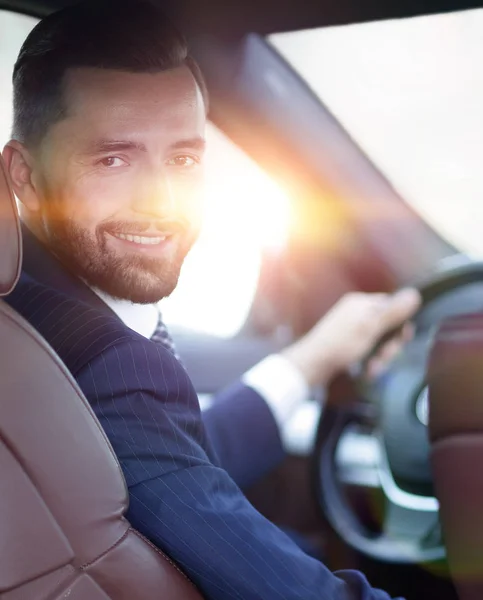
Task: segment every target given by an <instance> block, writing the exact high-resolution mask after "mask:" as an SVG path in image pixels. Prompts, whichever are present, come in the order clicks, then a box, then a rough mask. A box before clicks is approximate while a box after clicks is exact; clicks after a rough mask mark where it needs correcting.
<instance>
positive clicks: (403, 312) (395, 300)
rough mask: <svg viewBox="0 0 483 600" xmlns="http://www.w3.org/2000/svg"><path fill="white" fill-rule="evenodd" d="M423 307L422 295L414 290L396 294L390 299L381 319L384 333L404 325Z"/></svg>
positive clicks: (410, 289) (401, 291)
mask: <svg viewBox="0 0 483 600" xmlns="http://www.w3.org/2000/svg"><path fill="white" fill-rule="evenodd" d="M420 306H421V295H420V294H419V292H418V291H417V290H415V289H413V288H407V289H403V290H400V291H399V292H396V293H395V294H394V295H393V296H392V297H390V298H389V300H388V301H387V304H386V308H385V311H384V313H383V315H382V318H381V325H382V328H383V331H387V330H388V329H391V328H393V327H397V326H400V325H402V324H403V323H404V322H405V321H407V320H408V319H410V318H411V317H412V316H413V315H414V314H415V312H416V311H417V310H418V308H419V307H420Z"/></svg>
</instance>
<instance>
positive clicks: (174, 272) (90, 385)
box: [4, 0, 419, 600]
mask: <svg viewBox="0 0 483 600" xmlns="http://www.w3.org/2000/svg"><path fill="white" fill-rule="evenodd" d="M13 81H14V91H15V96H14V128H13V139H12V140H11V141H10V142H9V143H8V144H7V146H6V148H5V150H4V158H5V161H6V164H7V167H8V170H9V174H10V178H11V182H12V185H13V186H14V189H15V192H16V194H17V197H18V198H19V200H20V203H21V214H22V219H23V222H24V243H25V260H24V269H23V274H22V277H21V280H20V282H19V285H18V286H17V288H16V290H15V291H14V293H13V294H12V295H11V296H10V297H9V302H10V303H11V305H12V306H13V307H14V308H16V309H17V310H18V311H19V312H21V313H22V314H23V315H24V316H25V317H26V318H27V319H28V320H29V321H30V322H31V323H32V325H33V326H34V327H36V328H37V329H38V330H39V332H40V333H41V334H42V335H43V336H44V337H45V338H46V339H47V341H48V342H49V343H50V344H51V345H52V346H53V347H54V349H55V350H56V351H57V352H58V354H59V355H60V357H61V358H62V359H63V360H64V362H65V363H66V365H67V366H68V368H69V369H70V371H71V372H72V374H73V376H74V377H75V378H76V380H77V382H78V383H79V385H80V387H81V389H82V390H83V392H84V394H85V395H86V397H87V399H88V400H89V402H90V404H91V405H92V407H93V409H94V411H95V412H96V415H97V417H98V418H99V421H100V423H101V425H102V427H103V428H104V430H105V431H106V433H107V435H108V437H109V439H110V441H111V443H112V445H113V448H114V450H115V452H116V454H117V456H118V457H119V460H120V463H121V466H122V469H123V472H124V475H125V478H126V481H127V484H128V487H129V494H130V508H129V514H128V516H129V519H130V521H131V522H132V524H133V526H134V527H136V528H138V529H139V530H140V531H141V532H143V533H144V534H145V535H146V536H147V537H149V538H150V539H151V540H152V541H153V542H154V543H155V544H156V545H157V546H159V547H160V548H162V549H163V550H164V551H165V552H166V553H167V554H169V555H170V556H171V557H172V558H173V559H174V560H175V561H176V562H177V563H178V564H179V565H180V566H181V567H182V568H183V569H184V571H185V572H186V573H187V574H188V575H189V576H190V577H191V578H192V579H193V581H194V582H195V583H196V584H197V585H198V586H199V588H200V589H201V591H202V592H203V593H204V594H205V596H206V597H207V598H213V599H220V600H221V599H223V600H226V599H227V598H243V599H255V598H264V599H268V598H283V599H284V600H293V599H296V598H300V599H301V598H303V599H309V598H314V599H315V598H317V599H322V598H324V599H331V600H332V599H334V600H335V599H341V600H369V599H372V600H383V599H386V598H387V595H386V594H385V593H383V592H380V591H377V590H374V589H372V588H371V587H370V586H369V584H368V583H367V581H366V580H365V578H364V577H363V576H362V575H361V574H360V573H357V572H349V571H347V572H340V573H338V574H337V575H334V574H332V573H330V572H329V571H328V570H327V568H326V567H325V566H324V565H323V564H321V563H320V562H318V561H317V560H314V559H313V558H310V557H309V556H307V555H306V554H305V553H303V552H302V551H301V550H300V549H299V548H298V547H297V546H296V545H295V544H294V543H293V542H292V541H291V540H290V539H289V538H288V537H287V536H285V535H284V534H283V533H282V532H281V531H280V530H279V529H278V528H277V527H275V526H274V525H273V524H271V523H269V522H268V521H267V520H265V519H264V518H263V517H262V516H261V515H260V514H259V513H258V512H257V511H256V510H255V509H254V508H253V507H252V506H251V505H250V504H249V502H248V501H247V500H246V499H245V497H244V496H243V494H242V492H241V491H240V489H239V486H238V485H237V484H241V483H242V482H246V479H247V477H249V475H248V474H249V473H250V472H253V471H255V472H258V474H260V473H262V472H263V470H264V469H265V470H266V469H268V468H269V467H272V466H274V465H275V464H276V463H277V461H278V460H280V458H281V457H282V456H283V449H282V446H281V443H280V435H279V425H280V423H281V422H282V421H283V419H285V418H286V417H287V415H289V414H290V412H291V410H293V408H294V402H293V399H291V398H287V397H284V398H283V399H282V400H283V401H282V400H280V398H279V399H278V400H277V399H275V400H274V397H275V396H276V394H273V393H270V392H269V391H267V390H265V392H266V393H265V395H264V393H263V390H261V389H258V388H257V385H256V384H252V385H250V384H249V382H245V383H244V384H243V383H237V384H235V385H234V386H233V388H231V390H230V391H229V392H228V393H227V394H225V396H224V398H223V399H222V401H220V402H218V403H216V404H215V405H214V406H213V408H212V409H211V410H210V411H208V412H207V413H206V414H205V415H204V416H203V419H202V418H201V414H200V410H199V404H198V400H197V397H196V394H195V391H194V389H193V386H192V384H191V382H190V380H189V378H188V376H187V374H186V372H185V370H184V369H183V367H182V366H181V365H180V364H179V363H178V361H177V360H176V358H175V357H174V356H173V354H172V353H171V351H170V350H169V349H167V348H165V347H164V346H163V345H161V344H157V343H153V342H152V341H149V340H147V339H145V338H144V337H142V336H140V335H138V334H137V333H135V332H134V331H133V330H131V329H130V328H129V327H127V326H126V325H125V324H124V323H123V322H122V321H121V320H120V319H119V318H118V317H117V316H116V315H115V314H114V313H113V312H112V311H111V309H110V308H109V306H108V303H106V302H104V301H103V300H102V297H106V298H111V299H112V298H118V299H124V300H128V301H131V302H134V303H140V304H149V303H153V302H157V301H158V300H160V299H161V298H163V297H165V296H167V295H168V294H170V293H171V291H172V290H173V289H174V288H175V286H176V283H177V281H178V277H179V273H180V269H181V265H182V263H183V259H184V257H185V256H186V254H187V252H188V251H189V249H190V248H191V246H192V244H193V242H194V240H195V239H196V237H197V234H198V231H199V227H200V213H201V205H200V186H201V182H202V162H203V147H204V141H203V134H204V127H205V121H206V91H205V87H204V84H203V80H202V77H201V74H200V72H199V69H198V67H197V66H196V64H195V63H194V62H193V60H192V59H191V58H190V56H189V54H188V51H187V48H186V45H185V43H184V41H183V39H182V38H181V37H180V36H179V35H178V33H177V32H176V31H175V30H174V29H173V28H172V26H171V25H170V24H169V23H168V22H167V20H166V19H165V17H164V16H163V15H162V14H160V13H159V12H158V11H157V10H156V9H155V8H153V6H152V5H151V4H148V3H146V2H143V1H141V0H140V1H138V2H135V1H125V2H122V3H121V2H115V3H111V2H99V1H96V2H89V3H84V4H82V5H79V6H76V7H73V8H68V9H65V10H64V11H62V12H60V13H57V14H55V15H53V16H50V17H47V18H46V19H45V20H43V21H42V22H41V23H40V24H39V25H38V26H37V27H36V28H35V29H34V30H33V31H32V33H31V34H30V35H29V37H28V38H27V40H26V42H25V44H24V46H23V47H22V50H21V52H20V55H19V58H18V61H17V63H16V66H15V71H14V77H13ZM234 185H236V182H234ZM227 201H229V199H228V200H227ZM207 268H209V266H208V265H207ZM95 292H97V293H95ZM193 301H194V302H195V301H196V298H194V299H193ZM418 302H419V298H418V296H417V294H416V293H415V292H414V291H411V290H409V291H406V292H402V293H400V294H398V295H395V296H394V297H389V296H386V295H383V294H381V295H374V296H367V295H353V296H351V297H348V298H346V299H344V300H342V302H341V303H339V305H338V306H336V307H335V308H334V309H333V310H332V311H331V312H330V313H329V315H327V317H326V318H325V319H323V320H322V321H321V322H320V323H319V324H318V325H317V326H316V327H315V328H314V330H313V331H312V332H310V333H309V334H308V335H307V336H305V337H304V338H302V339H301V340H300V341H298V342H297V343H295V344H294V345H293V346H291V347H289V348H287V350H286V351H284V353H283V356H278V357H271V360H272V363H271V364H272V365H273V364H274V362H273V361H275V363H276V364H277V365H278V366H277V368H278V372H279V373H280V374H281V375H280V377H282V375H283V372H284V371H285V370H286V371H287V372H288V371H291V372H292V378H295V379H297V378H298V380H299V381H301V382H302V387H304V386H306V387H309V386H310V385H312V384H324V383H327V381H328V380H329V379H330V377H332V376H333V375H334V374H336V373H337V372H339V371H341V370H343V369H345V368H347V367H348V366H349V365H350V364H351V363H352V362H354V361H356V360H360V359H361V358H362V357H364V356H365V354H366V353H367V351H368V350H369V349H370V348H371V347H372V346H373V344H374V343H375V342H376V341H377V339H378V338H379V337H380V336H381V335H382V334H383V333H384V332H385V331H387V330H389V329H391V328H392V327H394V326H395V325H397V324H399V323H401V322H402V321H404V320H405V319H407V318H408V317H410V316H411V315H412V313H413V312H414V311H415V310H416V308H417V305H418ZM396 346H398V344H396ZM213 368H216V365H213ZM266 368H267V367H266V365H265V369H266ZM252 379H254V378H253V377H252ZM259 387H263V386H259ZM160 593H161V590H160Z"/></svg>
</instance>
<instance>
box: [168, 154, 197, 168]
mask: <svg viewBox="0 0 483 600" xmlns="http://www.w3.org/2000/svg"><path fill="white" fill-rule="evenodd" d="M199 162H200V159H199V158H198V157H195V156H190V155H189V154H180V155H179V156H174V157H173V158H170V159H169V160H168V163H167V164H168V165H169V166H170V167H181V168H182V169H191V168H192V167H195V166H196V165H197V164H199Z"/></svg>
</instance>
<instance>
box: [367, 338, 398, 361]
mask: <svg viewBox="0 0 483 600" xmlns="http://www.w3.org/2000/svg"><path fill="white" fill-rule="evenodd" d="M403 346H404V342H403V339H402V337H401V336H399V337H396V338H393V339H392V340H390V341H389V342H386V343H385V344H384V345H383V346H382V348H381V349H380V350H379V352H377V354H376V355H375V356H374V359H376V360H378V361H380V362H383V363H389V362H391V361H393V360H394V359H395V358H396V356H397V355H398V354H399V353H400V352H401V350H402V348H403Z"/></svg>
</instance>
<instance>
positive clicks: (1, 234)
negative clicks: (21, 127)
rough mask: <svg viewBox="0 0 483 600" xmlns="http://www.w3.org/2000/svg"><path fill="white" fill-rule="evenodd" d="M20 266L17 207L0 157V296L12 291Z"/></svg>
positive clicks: (19, 235)
mask: <svg viewBox="0 0 483 600" xmlns="http://www.w3.org/2000/svg"><path fill="white" fill-rule="evenodd" d="M21 265H22V242H21V234H20V223H19V221H18V218H17V207H16V204H15V198H14V196H13V193H12V192H11V189H10V186H9V185H8V183H7V175H6V172H5V166H4V163H3V160H2V158H1V156H0V295H4V294H8V293H9V292H11V291H12V289H13V288H14V286H15V284H16V283H17V280H18V278H19V275H20V268H21Z"/></svg>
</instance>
